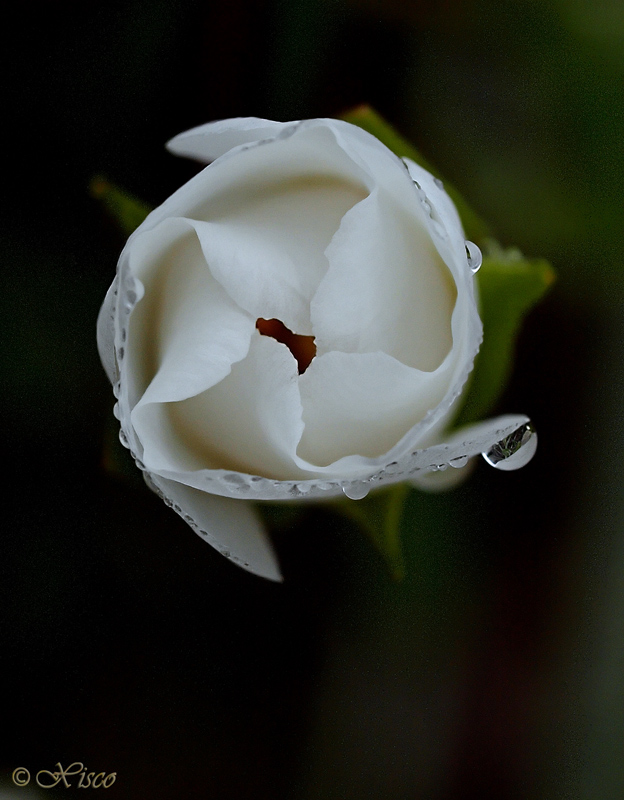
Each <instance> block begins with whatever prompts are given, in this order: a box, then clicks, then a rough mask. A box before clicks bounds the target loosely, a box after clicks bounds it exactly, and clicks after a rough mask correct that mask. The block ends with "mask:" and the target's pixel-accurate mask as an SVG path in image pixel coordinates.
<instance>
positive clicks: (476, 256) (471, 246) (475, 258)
mask: <svg viewBox="0 0 624 800" xmlns="http://www.w3.org/2000/svg"><path fill="white" fill-rule="evenodd" d="M464 244H465V246H466V258H467V259H468V266H469V267H470V271H471V272H472V274H473V275H474V274H475V272H478V271H479V270H480V268H481V264H482V263H483V256H482V255H481V251H480V250H479V248H478V247H477V245H476V244H475V243H474V242H469V241H468V239H466V241H465V242H464Z"/></svg>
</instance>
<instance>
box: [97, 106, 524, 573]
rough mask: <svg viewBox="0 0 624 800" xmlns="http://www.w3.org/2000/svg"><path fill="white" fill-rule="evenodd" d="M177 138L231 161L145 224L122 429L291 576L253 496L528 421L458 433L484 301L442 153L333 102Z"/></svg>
mask: <svg viewBox="0 0 624 800" xmlns="http://www.w3.org/2000/svg"><path fill="white" fill-rule="evenodd" d="M168 146H169V149H170V150H171V151H173V152H174V153H176V154H179V155H184V156H189V157H192V158H195V159H197V160H199V161H202V162H205V163H208V162H212V163H210V166H208V167H206V168H205V169H204V170H203V171H201V172H200V173H199V174H198V175H197V176H196V177H194V178H193V179H192V180H190V181H189V182H188V183H187V184H186V185H184V186H183V187H182V188H181V189H179V190H178V191H177V192H175V193H174V194H173V195H172V196H171V197H170V198H169V199H168V200H166V201H165V202H164V203H163V204H162V205H161V206H160V207H159V208H157V209H156V210H155V211H153V212H152V213H151V214H150V215H149V216H148V217H147V219H146V220H145V221H144V223H143V224H142V225H141V226H140V227H139V228H138V229H137V230H136V231H135V233H134V234H133V235H132V236H131V237H130V239H129V240H128V243H127V245H126V247H125V249H124V251H123V253H122V255H121V258H120V260H119V266H118V273H117V277H116V278H115V281H114V283H113V285H112V286H111V289H110V290H109V293H108V295H107V298H106V300H105V302H104V305H103V307H102V311H101V312H100V318H99V320H98V344H99V349H100V355H101V358H102V362H103V364H104V366H105V368H106V371H107V373H108V375H109V377H110V379H111V382H112V383H113V384H114V387H115V394H116V396H117V398H118V402H117V405H116V414H117V416H118V418H119V419H120V421H121V428H122V431H121V437H122V441H124V443H125V444H127V446H128V447H129V448H130V449H131V451H132V453H133V455H134V457H135V459H136V460H137V463H138V464H139V466H140V467H141V469H143V470H144V473H145V477H146V480H147V481H148V483H149V484H150V485H151V486H152V488H153V489H155V490H156V491H157V492H159V493H160V494H161V495H162V496H163V497H164V498H165V500H166V502H167V503H168V504H169V505H172V506H173V507H174V509H175V510H176V511H177V512H178V513H179V514H180V515H181V516H183V517H184V519H185V520H186V521H187V522H188V523H189V524H190V525H191V526H192V527H193V528H194V529H195V530H196V531H197V532H198V533H200V534H201V535H202V536H203V537H204V538H206V539H207V540H208V541H209V542H210V543H211V544H213V545H214V546H215V547H217V548H218V549H219V550H220V551H221V552H222V553H224V554H225V555H227V556H229V557H231V558H232V559H233V560H234V561H236V563H238V564H240V565H241V566H244V567H245V568H247V569H249V570H250V571H252V572H256V573H258V574H260V575H263V576H265V577H268V578H273V579H278V578H279V570H278V567H277V563H276V560H275V557H274V555H273V552H272V549H271V546H270V543H269V542H268V539H267V537H266V536H265V534H264V532H263V530H262V527H261V524H260V522H259V519H258V517H257V516H256V512H255V509H254V507H253V505H252V504H251V503H248V502H244V500H253V499H262V500H266V499H268V500H272V499H289V500H292V499H294V498H329V497H332V496H335V495H339V494H341V493H342V492H343V491H344V492H345V494H347V496H350V497H353V498H357V497H361V496H364V494H366V492H367V491H368V489H369V488H375V487H377V486H381V485H384V484H386V483H393V482H397V481H400V480H412V481H416V482H417V481H422V482H425V481H426V480H427V477H426V473H427V472H429V471H432V470H435V469H436V468H438V467H442V466H444V465H448V464H449V463H450V464H451V465H452V466H461V465H463V464H464V463H465V462H466V460H467V458H468V457H470V456H473V455H475V454H476V453H479V452H481V451H483V450H487V449H488V448H489V447H491V446H492V445H493V444H494V443H495V442H496V441H498V440H499V439H500V438H501V437H502V436H505V435H507V434H508V433H511V432H512V431H514V430H516V429H517V428H518V427H519V426H520V425H522V424H524V423H525V422H528V420H527V419H526V417H520V416H515V417H506V418H500V419H498V420H493V421H490V422H488V423H482V424H481V425H479V426H476V427H474V428H473V429H471V430H468V431H464V432H463V433H462V434H459V435H457V434H456V435H455V437H454V438H453V439H451V440H450V441H448V440H447V442H446V444H440V441H441V434H442V432H443V430H444V427H445V425H447V424H448V422H449V420H450V418H451V415H452V414H453V412H454V411H455V406H456V401H457V399H458V398H459V396H460V394H461V392H462V389H463V387H464V385H465V383H466V379H467V377H468V374H469V372H470V370H471V369H472V364H473V361H474V358H475V355H476V354H477V351H478V348H479V344H480V341H481V322H480V319H479V314H478V311H477V305H476V302H475V294H474V286H473V280H474V279H473V273H472V270H471V269H470V266H469V263H468V260H467V252H466V245H465V241H464V234H463V231H462V227H461V223H460V221H459V217H458V215H457V212H456V210H455V208H454V206H453V204H452V202H451V200H450V199H449V197H448V195H447V194H446V193H445V192H444V190H443V188H442V186H441V184H440V182H439V181H435V180H434V178H433V177H432V176H431V175H430V174H429V173H428V172H426V171H425V170H424V169H422V168H421V167H419V166H418V165H416V164H415V163H413V162H411V161H408V160H405V161H401V160H400V159H399V158H397V157H396V156H395V155H394V154H393V153H391V152H390V151H389V150H388V149H387V148H386V147H385V146H384V145H383V144H381V143H380V142H379V141H378V140H377V139H375V138H374V137H373V136H371V135H370V134H368V133H365V132H364V131H362V130H360V129H359V128H357V127H354V126H352V125H349V124H348V123H346V122H340V121H337V120H331V119H316V120H306V121H303V122H293V123H280V122H271V121H268V120H260V119H253V118H252V119H232V120H224V121H222V122H215V123H211V124H208V125H203V126H201V127H199V128H195V129H194V130H191V131H188V132H186V133H183V134H181V135H179V136H177V137H176V138H175V139H173V140H172V141H171V142H170V143H169V145H168ZM453 462H455V463H453Z"/></svg>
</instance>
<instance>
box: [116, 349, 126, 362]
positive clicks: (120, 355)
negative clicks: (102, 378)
mask: <svg viewBox="0 0 624 800" xmlns="http://www.w3.org/2000/svg"><path fill="white" fill-rule="evenodd" d="M125 353H126V351H125V350H124V349H123V347H120V348H119V350H118V351H117V360H118V361H123V357H124V355H125Z"/></svg>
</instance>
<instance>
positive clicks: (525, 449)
mask: <svg viewBox="0 0 624 800" xmlns="http://www.w3.org/2000/svg"><path fill="white" fill-rule="evenodd" d="M536 450H537V433H536V432H535V428H534V427H533V425H532V424H531V423H530V422H527V423H526V424H525V425H521V426H520V427H519V428H516V430H515V431H514V432H513V433H510V434H509V436H505V438H504V439H501V440H500V442H497V443H496V444H495V445H494V446H493V447H490V449H489V450H488V451H487V452H485V453H481V455H482V456H483V458H484V459H485V461H486V462H487V463H488V464H489V465H490V466H491V467H495V468H496V469H502V470H513V469H520V467H524V466H525V465H526V464H528V463H529V461H530V460H531V459H532V458H533V456H534V455H535V451H536Z"/></svg>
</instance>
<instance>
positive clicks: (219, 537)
mask: <svg viewBox="0 0 624 800" xmlns="http://www.w3.org/2000/svg"><path fill="white" fill-rule="evenodd" d="M145 478H146V481H147V483H148V485H149V486H150V487H151V488H152V489H154V491H156V492H157V493H158V494H160V495H161V496H162V497H163V499H164V500H165V502H166V503H167V505H170V506H171V507H172V508H173V509H174V511H176V513H178V514H179V515H180V516H181V517H182V519H184V521H185V522H187V523H188V524H189V525H190V526H191V528H193V530H194V531H195V532H196V533H198V534H199V535H200V536H201V537H202V538H203V539H205V540H206V541H207V542H208V543H209V544H211V545H212V546H213V547H214V548H216V549H217V550H218V551H219V552H220V553H221V554H222V555H224V556H226V558H229V559H231V560H232V561H234V563H236V564H238V565H239V566H240V567H243V569H246V570H249V572H253V573H255V574H256V575H260V576H261V577H263V578H268V579H269V580H272V581H281V580H282V576H281V573H280V570H279V566H278V563H277V559H276V557H275V553H274V552H273V547H272V546H271V543H270V541H269V538H268V536H267V534H266V533H265V531H264V529H263V527H262V523H261V522H260V518H259V516H258V514H257V512H256V510H255V509H254V507H253V506H252V505H251V504H250V503H245V502H242V501H241V500H229V499H226V498H224V497H216V496H215V495H211V494H206V492H201V491H199V490H198V489H192V488H191V487H190V486H183V485H182V484H181V483H177V482H176V481H170V480H166V479H165V478H161V477H159V476H157V475H150V474H148V473H146V475H145Z"/></svg>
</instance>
